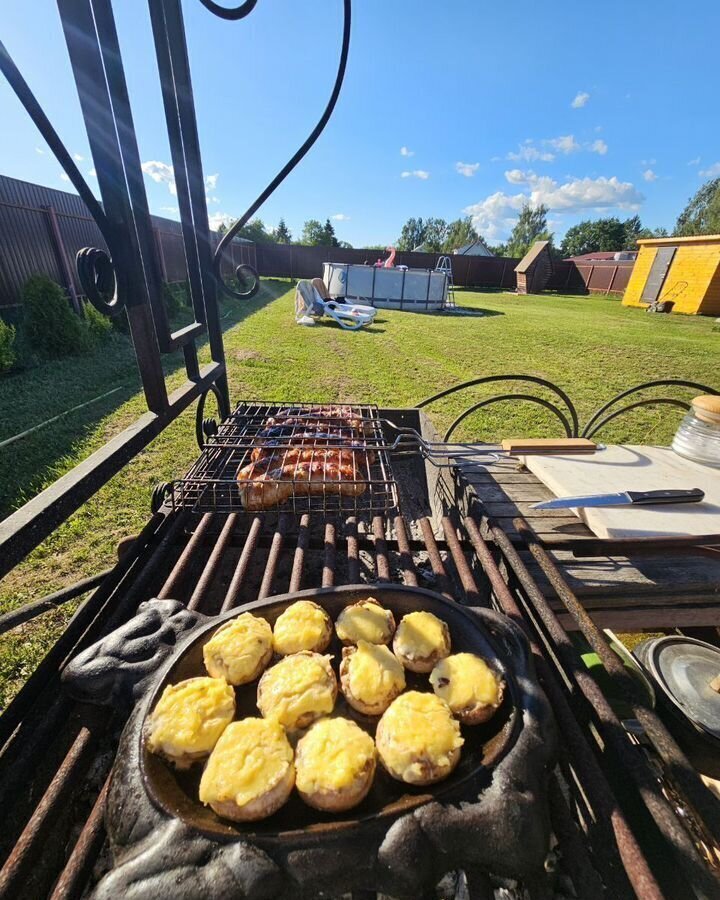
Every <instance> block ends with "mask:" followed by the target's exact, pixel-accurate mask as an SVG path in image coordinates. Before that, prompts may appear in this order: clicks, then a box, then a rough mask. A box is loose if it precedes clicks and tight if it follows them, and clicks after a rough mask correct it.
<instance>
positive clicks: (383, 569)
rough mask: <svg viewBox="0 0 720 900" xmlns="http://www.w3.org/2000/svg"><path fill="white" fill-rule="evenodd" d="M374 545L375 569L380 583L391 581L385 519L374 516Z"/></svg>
mask: <svg viewBox="0 0 720 900" xmlns="http://www.w3.org/2000/svg"><path fill="white" fill-rule="evenodd" d="M372 529H373V543H374V545H375V568H376V574H377V580H378V581H390V560H389V559H388V549H387V541H386V540H385V519H384V518H383V517H382V516H373V522H372Z"/></svg>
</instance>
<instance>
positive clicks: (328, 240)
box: [323, 219, 338, 247]
mask: <svg viewBox="0 0 720 900" xmlns="http://www.w3.org/2000/svg"><path fill="white" fill-rule="evenodd" d="M323 233H324V240H323V244H325V246H326V247H337V246H338V239H337V236H336V235H335V229H334V228H333V226H332V222H331V221H330V219H325V224H324V225H323Z"/></svg>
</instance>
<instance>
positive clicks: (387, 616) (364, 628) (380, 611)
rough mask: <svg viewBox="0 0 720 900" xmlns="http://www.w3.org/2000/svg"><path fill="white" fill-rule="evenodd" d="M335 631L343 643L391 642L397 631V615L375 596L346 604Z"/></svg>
mask: <svg viewBox="0 0 720 900" xmlns="http://www.w3.org/2000/svg"><path fill="white" fill-rule="evenodd" d="M335 631H336V632H337V636H338V638H339V639H340V640H341V641H342V643H343V644H357V642H358V641H367V642H368V643H369V644H389V643H390V640H391V638H392V636H393V634H394V632H395V616H394V615H393V614H392V611H391V610H389V609H385V608H384V607H383V606H382V605H381V604H380V603H379V602H378V601H377V600H376V599H375V598H374V597H368V598H367V599H365V600H358V601H357V603H352V604H351V605H350V606H346V607H345V609H344V610H343V611H342V612H341V613H340V615H339V616H338V617H337V621H336V622H335Z"/></svg>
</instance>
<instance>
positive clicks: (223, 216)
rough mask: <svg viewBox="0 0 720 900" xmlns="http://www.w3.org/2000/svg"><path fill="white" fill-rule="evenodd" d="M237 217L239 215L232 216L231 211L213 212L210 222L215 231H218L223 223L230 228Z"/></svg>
mask: <svg viewBox="0 0 720 900" xmlns="http://www.w3.org/2000/svg"><path fill="white" fill-rule="evenodd" d="M236 219H237V216H231V215H230V214H229V213H221V212H219V213H213V214H212V215H211V216H210V217H209V218H208V221H209V223H210V228H211V229H212V230H213V231H216V230H217V229H218V228H219V227H220V226H221V225H227V227H228V228H229V227H230V226H231V225H232V224H233V222H234V221H235V220H236Z"/></svg>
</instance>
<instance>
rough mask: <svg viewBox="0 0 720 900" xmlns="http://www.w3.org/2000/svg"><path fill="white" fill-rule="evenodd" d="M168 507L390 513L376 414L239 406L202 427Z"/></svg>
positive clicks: (392, 489) (392, 491) (392, 488)
mask: <svg viewBox="0 0 720 900" xmlns="http://www.w3.org/2000/svg"><path fill="white" fill-rule="evenodd" d="M169 493H170V498H171V502H172V505H173V506H174V507H176V508H191V509H194V510H195V511H199V512H208V511H214V512H258V511H260V510H265V509H274V508H281V509H284V510H287V511H290V512H293V513H300V514H302V513H303V512H310V511H314V512H322V513H323V514H329V513H341V512H344V513H350V514H355V515H368V514H373V513H385V512H389V511H391V510H393V509H396V508H397V503H398V497H397V486H396V484H395V480H394V478H393V476H392V473H391V470H390V462H389V459H388V454H387V448H386V444H385V440H384V437H383V432H382V423H381V422H380V420H379V418H378V413H377V407H375V406H369V405H362V406H360V405H357V406H349V405H342V406H338V405H333V406H328V405H321V404H312V403H291V404H280V403H277V404H269V403H258V402H253V401H250V402H243V403H241V404H239V405H238V407H237V408H236V410H235V412H234V413H232V414H231V415H230V416H229V417H228V418H227V419H226V420H225V421H224V422H223V423H222V424H221V425H220V426H219V427H217V426H214V423H213V424H211V425H210V426H209V427H207V426H206V443H205V446H204V449H203V451H202V454H201V456H200V458H199V459H198V461H197V462H196V463H195V465H194V466H193V467H192V468H191V469H190V471H189V472H188V473H187V475H186V476H185V477H184V478H182V479H180V480H178V481H175V482H173V483H172V485H171V486H170V491H169Z"/></svg>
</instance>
